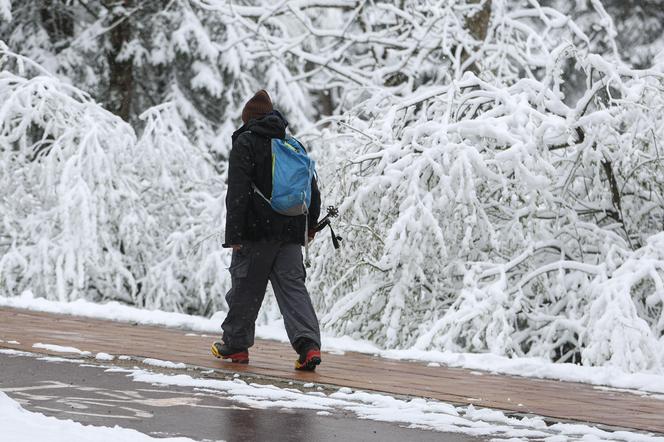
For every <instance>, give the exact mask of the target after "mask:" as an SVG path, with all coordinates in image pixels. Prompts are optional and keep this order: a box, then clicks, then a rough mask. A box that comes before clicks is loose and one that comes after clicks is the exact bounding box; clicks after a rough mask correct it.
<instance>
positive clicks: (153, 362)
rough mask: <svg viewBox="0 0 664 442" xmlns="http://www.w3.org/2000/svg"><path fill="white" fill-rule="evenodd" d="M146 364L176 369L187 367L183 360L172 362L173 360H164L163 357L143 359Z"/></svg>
mask: <svg viewBox="0 0 664 442" xmlns="http://www.w3.org/2000/svg"><path fill="white" fill-rule="evenodd" d="M143 363H144V364H145V365H152V366H153V367H161V368H175V369H185V368H187V366H186V365H185V364H183V363H182V362H178V363H175V362H171V361H162V360H161V359H153V358H145V359H143Z"/></svg>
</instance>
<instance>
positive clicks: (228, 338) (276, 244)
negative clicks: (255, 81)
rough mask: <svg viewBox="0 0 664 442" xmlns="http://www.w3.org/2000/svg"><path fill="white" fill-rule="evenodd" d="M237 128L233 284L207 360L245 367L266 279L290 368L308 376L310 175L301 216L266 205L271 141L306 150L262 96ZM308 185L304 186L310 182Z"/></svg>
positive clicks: (230, 213)
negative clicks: (305, 249) (305, 256)
mask: <svg viewBox="0 0 664 442" xmlns="http://www.w3.org/2000/svg"><path fill="white" fill-rule="evenodd" d="M242 122H243V123H244V124H243V125H242V127H240V128H239V129H238V130H237V131H236V132H235V133H234V134H233V137H232V141H233V146H232V149H231V153H230V158H229V164H228V191H227V194H226V231H225V243H224V245H223V246H224V247H227V248H231V249H232V250H233V252H232V258H231V266H230V269H229V270H230V273H231V281H232V286H231V289H230V290H229V291H228V293H227V294H226V302H227V303H228V314H227V315H226V318H225V320H224V321H223V324H222V326H221V328H222V330H223V335H222V338H221V340H218V341H215V342H214V343H213V344H212V354H213V355H214V356H216V357H218V358H223V359H230V360H231V361H232V362H238V363H245V364H246V363H248V362H249V350H248V349H249V348H250V347H251V346H253V344H254V334H255V322H256V318H257V316H258V311H259V309H260V307H261V304H262V303H263V299H264V297H265V290H266V288H267V282H268V280H269V281H270V283H271V285H272V288H273V290H274V294H275V297H276V299H277V304H278V305H279V310H280V311H281V314H282V315H283V318H284V324H285V327H286V332H287V334H288V338H289V340H290V343H291V345H292V346H293V349H294V350H295V351H296V352H297V353H298V356H299V357H298V358H297V360H296V362H295V369H296V370H305V371H313V370H315V369H316V366H317V365H319V364H320V363H321V354H320V346H321V341H320V328H319V324H318V318H317V317H316V312H315V311H314V308H313V305H312V303H311V298H310V297H309V293H308V292H307V288H306V287H305V277H306V273H305V268H304V263H303V260H302V246H306V245H307V242H308V241H311V240H313V237H314V235H315V231H314V230H313V229H312V228H311V227H312V226H315V225H316V224H317V221H318V217H319V215H320V204H321V203H320V192H319V190H318V185H317V182H316V178H315V176H313V174H310V175H311V176H312V177H311V182H310V194H309V195H310V200H309V204H308V207H305V208H304V210H303V212H304V214H296V215H292V214H291V215H290V216H289V215H284V214H281V213H278V212H277V211H276V210H275V209H274V207H275V206H274V204H272V205H271V204H270V202H271V201H272V198H271V197H272V193H273V182H274V181H273V179H274V178H275V177H273V174H274V175H275V176H276V174H277V173H280V172H278V171H277V172H275V164H274V161H275V159H274V155H275V154H274V153H273V150H274V143H275V140H276V142H277V143H279V142H280V143H281V146H284V145H287V146H288V148H289V149H293V150H298V149H299V150H301V151H302V152H303V155H304V157H306V152H305V151H304V148H303V147H302V146H301V144H299V142H297V140H295V139H293V138H289V139H286V127H287V126H288V122H287V121H286V119H285V118H284V117H283V115H282V114H281V113H280V112H279V111H277V110H275V109H274V108H273V106H272V100H271V99H270V96H269V95H268V93H267V92H266V91H265V90H260V91H258V92H257V93H256V94H255V95H254V96H253V97H251V99H250V100H249V101H248V102H247V103H246V104H245V106H244V109H243V110H242ZM284 140H285V141H286V143H285V144H284ZM302 152H300V154H301V153H302ZM307 161H308V160H307ZM277 169H279V167H277ZM311 170H313V163H312V169H311ZM280 176H281V175H280ZM305 183H306V184H307V186H308V185H309V179H308V178H307V179H306V180H305ZM275 185H276V184H275ZM299 213H301V212H299Z"/></svg>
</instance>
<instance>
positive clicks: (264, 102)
mask: <svg viewBox="0 0 664 442" xmlns="http://www.w3.org/2000/svg"><path fill="white" fill-rule="evenodd" d="M272 110H273V108H272V100H270V96H269V95H268V94H267V92H266V91H265V89H261V90H260V91H258V92H256V95H254V96H253V97H251V98H250V99H249V101H247V104H245V105H244V109H242V122H243V123H244V124H247V123H248V122H249V120H251V119H259V118H262V117H264V116H265V115H267V114H269V113H270V112H272Z"/></svg>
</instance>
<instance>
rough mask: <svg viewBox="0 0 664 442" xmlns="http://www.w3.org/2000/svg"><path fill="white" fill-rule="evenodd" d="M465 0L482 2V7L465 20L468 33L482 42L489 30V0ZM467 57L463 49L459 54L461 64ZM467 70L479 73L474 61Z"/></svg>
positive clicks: (468, 55)
mask: <svg viewBox="0 0 664 442" xmlns="http://www.w3.org/2000/svg"><path fill="white" fill-rule="evenodd" d="M467 2H468V3H469V4H480V3H483V4H482V9H480V10H479V11H477V12H476V13H475V14H473V15H469V16H467V17H466V20H465V25H466V29H468V32H470V35H472V36H473V38H475V40H477V41H480V42H482V41H484V39H485V38H486V35H487V32H488V30H489V22H490V21H491V0H467ZM468 57H470V54H469V53H468V52H466V51H465V50H464V51H463V53H462V54H461V63H462V64H463V63H464V62H465V61H466V60H468ZM468 70H469V71H471V72H474V73H475V74H476V75H477V74H479V68H478V67H477V65H476V64H475V63H474V62H473V63H472V64H471V65H470V66H468Z"/></svg>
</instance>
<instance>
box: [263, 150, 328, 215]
mask: <svg viewBox="0 0 664 442" xmlns="http://www.w3.org/2000/svg"><path fill="white" fill-rule="evenodd" d="M315 173H316V171H315V162H314V161H313V160H312V159H311V158H309V156H308V155H307V151H306V150H305V149H304V147H303V146H302V144H301V143H300V142H299V141H297V140H296V139H295V138H293V137H287V138H285V139H283V140H282V139H279V138H272V197H271V198H270V199H267V198H266V197H265V195H263V194H262V193H261V191H260V190H258V188H257V187H256V186H255V185H254V186H253V187H254V191H255V192H256V193H258V194H259V195H260V196H261V197H263V199H264V200H265V201H267V202H268V203H269V204H270V206H271V207H272V210H274V211H275V212H277V213H280V214H282V215H288V216H298V215H307V214H308V213H309V206H310V204H311V179H312V178H313V177H314V174H315Z"/></svg>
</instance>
